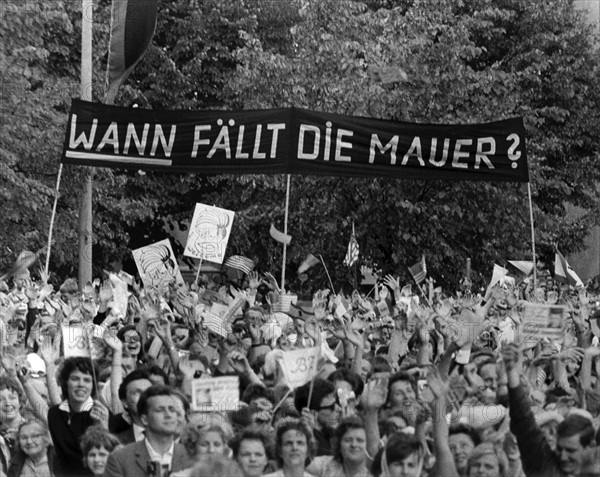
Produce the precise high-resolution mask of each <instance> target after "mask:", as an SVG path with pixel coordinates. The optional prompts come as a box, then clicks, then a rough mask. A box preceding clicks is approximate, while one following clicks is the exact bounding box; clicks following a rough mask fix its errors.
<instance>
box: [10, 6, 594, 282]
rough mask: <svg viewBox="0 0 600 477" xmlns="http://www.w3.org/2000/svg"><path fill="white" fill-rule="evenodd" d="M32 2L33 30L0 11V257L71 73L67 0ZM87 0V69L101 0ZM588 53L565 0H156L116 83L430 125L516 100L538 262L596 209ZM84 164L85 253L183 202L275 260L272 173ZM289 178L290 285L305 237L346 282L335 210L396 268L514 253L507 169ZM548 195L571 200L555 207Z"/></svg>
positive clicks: (161, 97) (114, 253) (52, 162)
mask: <svg viewBox="0 0 600 477" xmlns="http://www.w3.org/2000/svg"><path fill="white" fill-rule="evenodd" d="M33 3H35V2H33ZM38 3H39V5H38ZM38 3H36V5H38V7H39V8H38V11H36V15H38V16H37V17H36V18H37V20H35V21H36V22H37V23H36V25H37V27H38V31H39V32H42V34H41V35H40V34H33V33H32V32H31V30H29V28H30V27H31V25H30V24H28V23H27V22H31V21H32V20H31V19H30V18H29V17H27V16H23V11H22V10H20V8H21V7H19V5H20V2H17V1H15V0H11V2H9V4H11V5H12V6H11V9H9V12H10V14H9V15H4V17H3V20H2V21H3V22H4V23H5V25H4V24H3V27H4V26H6V27H7V28H3V29H2V32H3V34H4V32H6V36H7V38H9V39H10V42H11V43H9V44H8V45H7V46H5V47H3V48H4V49H3V56H2V57H0V61H2V62H3V63H2V66H4V65H14V67H12V69H11V68H2V73H0V74H2V75H3V76H2V79H3V83H4V84H7V83H8V84H10V85H11V88H13V89H12V90H11V91H12V92H11V93H10V101H6V100H3V105H2V107H3V109H5V108H6V107H7V105H9V104H13V103H15V104H14V107H13V106H10V108H12V110H13V111H14V112H13V114H19V115H21V117H23V120H22V122H23V123H24V124H18V123H17V122H16V121H12V122H11V121H8V122H6V123H3V127H2V131H1V132H0V134H1V136H2V139H3V141H2V149H1V150H0V151H1V153H2V157H1V160H2V161H1V163H0V167H1V168H2V169H1V172H0V177H2V181H3V183H2V195H3V200H4V201H5V203H6V204H8V203H9V202H10V204H11V206H12V205H13V203H14V207H15V209H14V210H15V212H14V213H13V214H12V215H11V214H9V215H7V217H8V218H9V219H10V220H11V222H10V223H9V225H10V227H5V230H10V232H9V233H7V234H6V236H5V237H2V240H3V241H4V243H3V247H2V252H0V258H4V259H7V257H8V256H9V254H8V252H7V251H6V246H7V245H6V244H11V247H12V246H13V245H14V247H17V244H18V247H17V248H21V247H23V248H24V247H27V248H30V249H33V248H36V247H39V246H40V244H42V243H43V242H44V239H45V235H46V230H47V228H46V222H47V217H48V215H49V214H48V210H49V207H50V205H51V197H52V194H51V188H52V187H53V184H52V182H53V179H54V174H55V170H56V163H57V158H58V155H59V151H60V141H61V138H62V136H63V134H64V133H63V131H62V128H64V121H65V114H64V113H65V111H66V109H67V107H68V98H69V96H74V95H76V93H75V91H76V88H77V86H76V85H77V74H78V68H77V66H76V65H77V62H78V55H79V53H78V49H79V46H78V40H77V32H78V25H77V21H78V20H77V12H76V11H75V10H73V9H72V7H71V6H69V8H67V4H69V3H70V2H62V1H57V2H52V3H53V5H54V6H53V8H51V9H50V8H48V11H46V10H45V8H46V7H43V6H42V5H43V4H44V2H41V1H40V2H38ZM57 5H59V6H60V7H57ZM97 11H98V15H99V19H100V21H99V24H98V29H97V33H96V35H97V41H96V45H97V49H96V58H95V61H96V62H95V68H96V77H97V79H96V81H97V84H99V85H101V84H102V74H103V73H102V72H103V71H104V68H105V66H104V65H103V64H102V63H103V62H105V60H106V56H105V52H106V50H105V47H106V42H107V31H108V30H107V28H108V27H107V21H108V20H107V11H108V2H107V1H103V2H100V3H99V4H98V8H97ZM49 12H50V13H49ZM50 19H52V21H49V20H50ZM67 32H69V33H68V34H67ZM598 65H599V63H598V54H597V51H595V50H594V49H593V48H592V46H591V44H590V36H589V31H588V30H587V29H586V27H585V25H584V23H583V21H582V19H581V18H580V17H579V16H578V15H577V14H576V12H575V11H574V10H573V7H572V5H571V2H570V1H569V0H548V1H543V2H541V1H540V2H537V1H536V2H531V1H527V0H494V1H492V0H474V1H470V2H463V1H461V0H438V1H436V2H431V1H426V0H385V1H382V0H367V1H365V2H358V1H352V0H297V1H292V2H272V1H268V0H246V1H242V0H220V1H217V0H206V1H202V2H200V1H198V0H163V1H161V2H160V10H159V18H158V27H157V32H156V35H155V38H154V41H153V43H152V45H151V47H150V49H149V50H148V52H147V54H146V56H145V58H144V59H143V61H142V62H141V63H140V64H139V65H138V67H137V68H136V70H135V71H134V73H133V75H132V76H131V78H130V79H129V80H128V82H127V83H126V84H125V86H124V87H123V88H122V91H121V95H120V97H119V102H120V103H121V104H124V105H128V106H133V105H138V106H140V107H148V108H170V109H173V108H181V109H215V108H218V109H252V108H276V107H287V106H297V107H305V108H310V109H315V110H320V111H326V112H335V113H340V114H351V115H362V116H371V117H378V118H386V119H394V120H402V121H414V122H425V123H449V124H453V123H471V122H485V121H492V120H499V119H503V118H507V117H513V116H523V117H524V119H525V124H526V128H527V133H528V137H527V149H528V155H529V163H530V175H531V178H532V189H533V199H534V204H535V210H534V212H535V222H536V234H537V235H536V241H537V245H538V252H539V253H540V254H541V258H542V259H543V260H545V261H548V259H549V257H550V255H551V247H552V245H553V243H555V242H558V243H559V244H560V245H561V248H562V250H563V251H570V250H575V249H577V247H578V246H580V244H581V242H582V239H583V237H584V235H585V232H586V230H587V229H588V228H589V226H591V225H592V224H597V223H599V222H600V217H599V214H600V213H599V212H598V211H599V210H600V199H599V196H600V191H599V190H598V186H597V184H598V182H599V179H600V168H598V167H597V164H598V162H599V157H598V150H599V148H598V141H599V140H600V139H599V138H600V135H599V134H598V124H600V122H599V118H598V116H599V114H600V108H599V106H600V104H599V103H600V81H598V80H599V74H598ZM380 68H392V69H401V70H403V71H404V72H405V73H406V75H407V80H406V81H397V82H393V83H386V84H383V83H381V82H377V81H376V79H375V76H374V72H376V71H377V70H378V69H380ZM12 85H14V87H13V86H12ZM17 86H18V87H19V88H21V87H22V89H19V90H18V92H17V90H16V88H17ZM102 94H103V89H102V88H101V87H100V88H97V97H99V98H101V97H102ZM17 104H18V105H17ZM7 123H8V124H7ZM17 124H18V125H17ZM5 139H6V141H5ZM24 164H28V166H27V167H25V166H24ZM70 169H75V168H70ZM11 174H12V175H11ZM44 174H45V175H44ZM78 174H80V171H77V170H71V171H70V172H69V174H68V177H67V178H66V179H65V180H66V181H67V186H66V187H67V189H66V190H67V191H68V192H63V195H62V196H61V201H60V210H59V213H58V217H59V223H58V224H57V225H58V227H57V245H58V247H57V252H56V256H55V261H54V264H55V265H56V266H57V267H58V268H60V269H64V270H69V269H70V268H69V267H71V269H72V267H73V266H74V265H73V264H74V263H76V261H75V260H74V257H73V252H72V250H74V243H75V237H74V234H75V227H74V221H75V212H74V211H75V210H76V205H75V204H76V201H77V195H76V193H74V191H77V190H78V187H77V181H78V178H79V176H78ZM96 174H97V176H96V189H95V194H96V195H95V221H96V222H95V223H96V224H97V227H96V229H95V230H94V232H95V234H96V246H95V249H94V253H95V255H94V261H95V265H97V266H98V267H101V266H104V265H106V263H108V262H110V261H112V260H113V259H115V258H116V259H123V257H125V256H126V255H127V254H126V250H127V249H128V248H135V247H138V246H141V245H144V244H146V243H149V242H151V241H154V240H157V239H160V238H163V237H164V226H165V220H171V221H174V222H177V223H179V224H181V226H182V227H185V223H186V221H187V220H189V218H190V217H191V213H192V210H193V207H194V204H195V203H196V202H203V203H209V204H215V205H218V206H220V207H225V208H229V209H232V210H235V211H236V220H235V223H234V230H233V233H232V235H231V239H230V245H229V248H230V251H231V252H232V253H242V254H246V255H248V256H250V257H252V258H255V259H257V260H258V261H259V268H260V269H263V270H266V269H269V270H271V271H274V272H275V271H277V270H278V269H279V267H280V263H281V246H279V245H278V244H276V243H274V242H273V241H272V240H271V239H270V238H269V236H268V229H269V225H270V223H271V222H273V223H275V224H276V226H277V227H278V228H279V229H282V228H283V219H284V217H283V216H284V203H285V177H279V176H235V177H233V176H213V177H198V176H192V175H180V174H178V175H175V174H171V175H165V174H156V173H147V174H144V175H141V174H139V173H137V172H136V171H129V172H127V171H114V172H113V171H98V172H97V173H96ZM11 177H12V179H11ZM291 183H292V186H291V200H290V204H291V206H290V217H289V231H290V233H291V234H292V236H293V241H292V244H291V246H290V247H289V249H288V270H287V276H288V279H293V280H292V281H293V283H292V288H295V289H299V288H300V287H301V284H300V283H299V282H298V281H297V280H296V279H295V274H294V272H295V267H296V266H297V265H298V264H299V263H300V262H301V261H302V259H303V258H304V257H305V256H306V254H307V253H309V252H310V253H321V254H322V255H323V257H324V259H325V261H326V263H327V264H328V267H329V270H330V273H331V274H332V275H333V276H334V278H335V281H336V284H337V285H340V284H342V283H344V282H346V283H352V281H353V274H354V272H353V270H347V269H346V268H345V267H344V266H343V265H342V259H343V257H344V254H345V251H346V245H347V243H348V238H349V235H350V231H351V228H352V223H354V224H355V227H356V233H357V237H358V241H359V244H360V247H361V257H362V258H361V260H362V261H363V262H364V263H368V264H372V265H375V266H378V267H381V268H382V269H383V270H384V272H392V273H400V274H401V275H404V276H406V270H405V268H404V266H405V265H407V264H410V263H413V262H415V261H416V260H417V259H418V258H419V257H420V255H421V254H422V253H425V254H426V256H427V261H428V268H429V270H430V272H431V274H432V275H433V276H434V277H435V278H436V280H437V281H438V282H439V283H441V284H444V285H449V286H450V287H452V286H453V284H454V283H456V282H457V280H458V278H459V277H460V275H461V273H462V269H463V267H464V263H465V260H466V258H467V257H470V258H471V259H472V262H473V268H474V270H475V271H476V273H477V280H478V281H480V282H481V281H483V279H484V278H486V277H488V276H489V274H490V271H491V267H492V263H493V262H494V261H500V262H502V261H504V260H506V259H527V258H528V256H530V251H529V250H530V232H529V214H528V207H527V190H526V188H525V187H524V186H523V185H515V184H500V185H495V184H491V183H473V182H460V183H450V182H442V181H427V182H424V181H420V182H419V181H412V182H408V181H394V180H389V179H386V178H379V179H345V178H344V179H341V178H337V177H325V178H323V177H300V176H294V177H293V178H292V181H291ZM62 190H63V191H65V187H64V185H63V187H62ZM13 197H16V198H17V201H16V202H15V201H14V200H13ZM566 204H574V205H578V206H580V207H582V208H583V209H584V210H586V211H587V213H586V214H585V215H584V216H583V217H582V218H581V219H580V220H578V221H577V222H570V221H569V220H568V219H566V217H565V205H566ZM28 234H29V235H28ZM179 250H181V249H179ZM309 273H310V274H311V280H310V281H309V283H310V284H312V285H315V286H326V285H327V279H326V276H325V274H324V273H323V272H322V271H320V270H315V271H310V272H309ZM319 274H320V276H319ZM304 286H308V285H307V284H304ZM305 291H308V289H305Z"/></svg>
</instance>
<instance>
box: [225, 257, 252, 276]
mask: <svg viewBox="0 0 600 477" xmlns="http://www.w3.org/2000/svg"><path fill="white" fill-rule="evenodd" d="M225 266H226V267H229V268H233V269H234V270H239V271H240V272H242V273H245V274H246V275H248V274H249V273H250V272H251V271H252V270H254V266H255V264H254V262H253V261H252V260H250V259H249V258H247V257H244V256H242V255H232V256H231V257H229V258H228V259H227V260H226V261H225Z"/></svg>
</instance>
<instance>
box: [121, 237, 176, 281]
mask: <svg viewBox="0 0 600 477" xmlns="http://www.w3.org/2000/svg"><path fill="white" fill-rule="evenodd" d="M132 253H133V258H134V260H135V264H136V266H137V269H138V272H139V274H140V278H141V279H142V282H143V283H144V286H145V287H147V288H155V289H157V290H165V289H166V288H167V287H168V286H169V283H171V282H173V281H175V282H176V283H181V284H183V283H184V281H183V278H182V277H181V272H180V271H179V265H178V264H177V258H176V257H175V254H174V253H173V248H172V247H171V242H170V241H169V239H164V240H161V241H160V242H156V243H153V244H151V245H147V246H145V247H140V248H138V249H136V250H133V251H132Z"/></svg>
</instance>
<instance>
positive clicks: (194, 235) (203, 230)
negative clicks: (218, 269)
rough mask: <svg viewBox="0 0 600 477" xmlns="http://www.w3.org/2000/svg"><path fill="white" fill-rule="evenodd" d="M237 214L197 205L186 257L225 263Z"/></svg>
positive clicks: (185, 252)
mask: <svg viewBox="0 0 600 477" xmlns="http://www.w3.org/2000/svg"><path fill="white" fill-rule="evenodd" d="M234 216H235V212H233V211H231V210H227V209H221V208H219V207H212V206H210V205H206V204H196V208H195V209H194V217H193V218H192V223H191V224H190V233H189V234H188V239H187V243H186V245H185V251H184V252H183V254H184V255H185V256H186V257H193V258H198V259H200V260H208V261H210V262H215V263H223V259H224V258H225V250H226V249H227V242H228V241H229V234H230V233H231V226H232V225H233V217H234Z"/></svg>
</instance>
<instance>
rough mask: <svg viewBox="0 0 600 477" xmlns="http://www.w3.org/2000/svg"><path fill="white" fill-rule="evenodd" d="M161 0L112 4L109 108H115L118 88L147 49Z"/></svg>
mask: <svg viewBox="0 0 600 477" xmlns="http://www.w3.org/2000/svg"><path fill="white" fill-rule="evenodd" d="M157 10H158V0H113V2H112V10H111V29H110V46H109V51H108V67H107V70H106V83H107V89H106V100H105V102H106V104H113V103H114V101H115V98H116V97H117V92H118V91H119V87H120V86H121V84H123V82H124V81H125V80H126V79H127V77H128V76H129V74H130V73H131V71H132V70H133V68H135V65H136V64H137V63H138V62H139V61H140V59H141V58H142V56H143V55H144V52H145V51H146V49H147V48H148V45H149V44H150V41H151V40H152V36H153V35H154V30H155V28H156V12H157Z"/></svg>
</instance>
